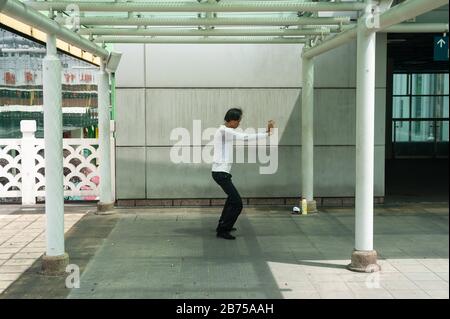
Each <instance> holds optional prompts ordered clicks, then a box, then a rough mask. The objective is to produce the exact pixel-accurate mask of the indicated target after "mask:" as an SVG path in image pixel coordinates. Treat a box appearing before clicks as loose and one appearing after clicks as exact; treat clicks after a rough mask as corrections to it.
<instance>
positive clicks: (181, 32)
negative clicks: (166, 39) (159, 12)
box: [78, 28, 330, 36]
mask: <svg viewBox="0 0 450 319" xmlns="http://www.w3.org/2000/svg"><path fill="white" fill-rule="evenodd" d="M78 33H79V34H82V35H114V36H121V35H127V36H301V35H326V34H329V33H330V30H329V29H326V28H323V29H308V30H298V29H292V30H289V29H288V30H275V29H272V30H270V29H268V30H267V29H266V30H261V29H231V30H230V29H228V30H223V29H222V30H218V29H207V30H198V29H190V30H187V29H140V30H136V29H131V28H129V29H124V28H121V29H118V28H101V29H97V28H95V29H94V28H88V29H80V30H79V31H78Z"/></svg>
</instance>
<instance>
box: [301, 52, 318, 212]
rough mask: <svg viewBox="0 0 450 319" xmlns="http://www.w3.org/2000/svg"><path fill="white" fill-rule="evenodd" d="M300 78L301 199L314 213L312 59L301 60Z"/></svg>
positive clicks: (309, 210)
mask: <svg viewBox="0 0 450 319" xmlns="http://www.w3.org/2000/svg"><path fill="white" fill-rule="evenodd" d="M302 78H303V87H302V115H301V116H302V149H301V150H302V197H303V198H305V199H306V200H307V202H308V212H314V211H316V210H317V208H316V202H315V200H314V125H313V124H314V58H303V59H302Z"/></svg>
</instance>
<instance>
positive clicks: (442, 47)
mask: <svg viewBox="0 0 450 319" xmlns="http://www.w3.org/2000/svg"><path fill="white" fill-rule="evenodd" d="M434 61H448V37H434Z"/></svg>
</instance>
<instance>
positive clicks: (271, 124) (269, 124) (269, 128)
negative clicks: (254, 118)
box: [267, 120, 275, 135]
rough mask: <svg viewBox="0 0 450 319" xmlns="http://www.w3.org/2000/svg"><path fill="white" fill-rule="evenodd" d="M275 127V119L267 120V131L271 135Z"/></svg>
mask: <svg viewBox="0 0 450 319" xmlns="http://www.w3.org/2000/svg"><path fill="white" fill-rule="evenodd" d="M274 127H275V122H274V121H273V120H270V121H269V122H267V133H269V135H271V134H272V133H273V128H274Z"/></svg>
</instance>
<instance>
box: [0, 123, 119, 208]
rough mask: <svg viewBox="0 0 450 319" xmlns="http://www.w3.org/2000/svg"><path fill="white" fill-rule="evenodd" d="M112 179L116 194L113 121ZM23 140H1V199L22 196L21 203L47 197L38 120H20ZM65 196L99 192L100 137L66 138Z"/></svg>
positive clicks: (91, 197)
mask: <svg viewBox="0 0 450 319" xmlns="http://www.w3.org/2000/svg"><path fill="white" fill-rule="evenodd" d="M111 122H112V123H111V135H110V138H111V181H112V189H113V196H114V193H115V156H114V155H115V151H114V150H115V143H114V134H113V132H114V122H113V121H111ZM20 129H21V131H22V138H21V139H0V198H11V197H16V198H17V197H21V198H22V204H25V205H32V204H35V203H36V197H45V150H44V139H37V138H35V136H34V134H35V132H36V122H35V121H21V123H20ZM63 157H64V196H65V197H66V198H71V199H78V200H95V199H96V197H97V196H98V195H99V182H100V176H99V174H100V170H99V161H100V158H99V152H98V140H97V139H84V138H66V139H63Z"/></svg>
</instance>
